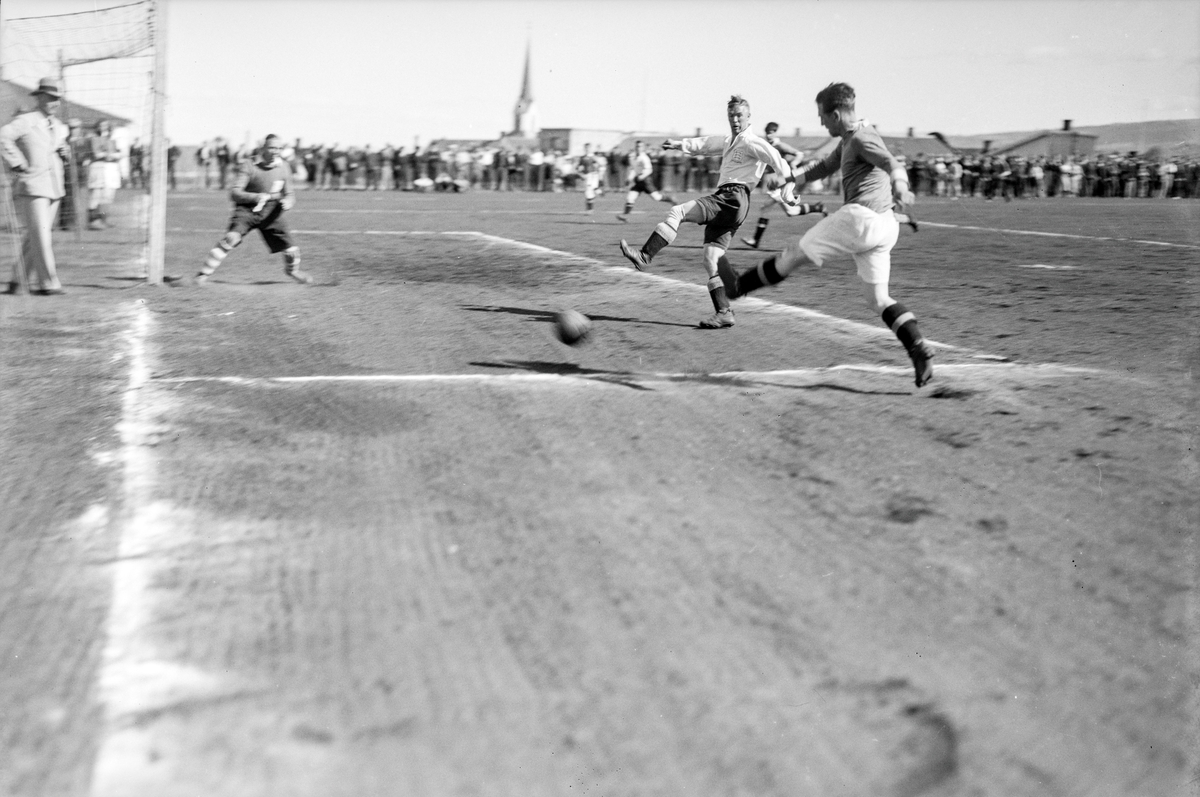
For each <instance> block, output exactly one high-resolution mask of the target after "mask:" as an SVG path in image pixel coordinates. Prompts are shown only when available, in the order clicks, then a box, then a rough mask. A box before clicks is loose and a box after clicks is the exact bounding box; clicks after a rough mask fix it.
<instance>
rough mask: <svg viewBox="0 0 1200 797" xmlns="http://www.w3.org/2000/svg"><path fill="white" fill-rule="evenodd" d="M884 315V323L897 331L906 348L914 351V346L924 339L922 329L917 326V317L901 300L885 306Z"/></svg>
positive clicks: (893, 330)
mask: <svg viewBox="0 0 1200 797" xmlns="http://www.w3.org/2000/svg"><path fill="white" fill-rule="evenodd" d="M882 315H883V323H885V324H887V325H888V327H890V328H891V330H892V332H894V333H896V337H897V338H899V339H900V342H901V343H903V344H904V348H905V349H906V350H908V351H912V348H913V346H916V345H917V344H918V343H920V342H921V341H922V340H924V338H922V337H921V330H919V329H918V328H917V317H916V316H915V315H913V314H912V313H911V312H910V311H909V310H908V308H907V307H905V306H904V305H902V304H900V302H896V303H895V304H892V305H888V306H887V307H885V308H884V309H883V313H882Z"/></svg>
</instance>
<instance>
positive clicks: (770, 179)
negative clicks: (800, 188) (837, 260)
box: [742, 122, 825, 249]
mask: <svg viewBox="0 0 1200 797" xmlns="http://www.w3.org/2000/svg"><path fill="white" fill-rule="evenodd" d="M763 131H764V135H763V138H765V139H766V140H767V143H768V144H770V145H771V146H772V147H774V148H775V149H777V150H779V154H780V155H782V156H783V159H784V160H785V161H787V164H788V166H791V167H793V168H794V167H795V166H796V165H797V164H798V163H799V162H800V159H801V158H803V157H804V153H803V152H801V151H800V150H798V149H796V148H795V147H793V146H792V145H791V144H789V143H787V142H786V141H784V140H783V139H782V138H780V137H779V123H778V122H768V123H767V126H766V127H765V128H763ZM763 183H764V184H765V185H766V187H767V189H768V190H767V201H766V202H764V203H763V206H762V207H761V208H760V209H759V211H758V222H757V224H755V226H754V237H753V238H743V239H742V243H744V244H745V245H746V246H750V247H753V248H754V249H757V248H758V245H759V244H760V243H762V237H763V233H765V232H766V231H767V225H768V224H770V222H771V218H770V217H769V216H768V215H767V214H768V213H770V212H771V210H772V209H773V208H780V209H781V210H782V211H783V212H784V214H785V215H787V216H788V217H795V216H803V215H805V214H808V213H820V214H822V215H824V213H825V203H824V202H813V203H811V204H810V203H808V202H795V203H789V202H784V201H783V180H782V178H780V177H779V176H778V175H775V174H768V175H767V176H766V177H764V178H763Z"/></svg>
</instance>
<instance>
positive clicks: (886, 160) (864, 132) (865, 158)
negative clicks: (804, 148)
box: [804, 119, 900, 213]
mask: <svg viewBox="0 0 1200 797" xmlns="http://www.w3.org/2000/svg"><path fill="white" fill-rule="evenodd" d="M899 166H900V162H899V161H898V160H896V158H895V157H894V156H893V155H892V153H890V152H888V148H887V146H886V145H885V144H884V143H883V139H882V138H880V137H879V133H877V132H876V131H875V128H874V127H872V126H871V125H870V124H868V123H867V121H866V120H865V119H863V120H860V121H859V122H858V125H857V126H855V128H854V129H853V130H849V131H847V132H846V133H845V134H844V135H843V136H842V140H841V141H840V142H839V143H838V145H837V148H836V149H834V150H833V152H831V153H829V155H827V156H826V157H825V159H824V160H821V161H818V162H817V163H816V164H815V165H812V166H809V167H807V168H806V169H805V170H804V179H805V180H820V179H821V178H822V177H827V176H829V175H831V174H833V173H834V172H835V171H837V170H838V169H841V170H842V199H843V200H845V202H846V204H855V205H862V206H864V207H867V208H870V209H871V210H873V211H875V212H876V213H886V212H888V211H889V210H891V209H892V171H893V170H894V169H896V168H899Z"/></svg>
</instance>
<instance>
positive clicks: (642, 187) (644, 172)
mask: <svg viewBox="0 0 1200 797" xmlns="http://www.w3.org/2000/svg"><path fill="white" fill-rule="evenodd" d="M625 188H626V189H627V190H628V193H627V194H625V210H623V211H622V212H620V213H618V214H617V218H618V219H620V220H621V221H629V214H630V213H632V212H633V203H634V202H636V201H637V198H638V194H649V195H650V198H651V199H653V200H654V201H655V202H674V201H675V197H673V196H671V195H670V194H664V193H663V192H662V191H659V190H658V188H657V187H655V185H654V162H653V161H651V160H650V155H649V153H647V152H646V144H645V143H644V142H642V141H638V142H636V143H634V145H633V152H632V153H630V155H629V171H628V172H626V174H625Z"/></svg>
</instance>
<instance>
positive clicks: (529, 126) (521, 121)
mask: <svg viewBox="0 0 1200 797" xmlns="http://www.w3.org/2000/svg"><path fill="white" fill-rule="evenodd" d="M531 50H532V45H531V43H530V42H529V41H526V42H525V72H524V75H523V76H522V78H521V96H520V97H519V98H518V99H517V107H516V108H514V109H513V130H512V135H515V136H522V137H524V138H535V137H537V134H538V130H539V129H540V128H539V125H538V118H537V111H536V110H535V109H534V104H533V81H532V80H531V79H530V74H529V73H530V60H531V59H530V53H531Z"/></svg>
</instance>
